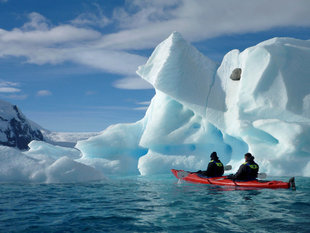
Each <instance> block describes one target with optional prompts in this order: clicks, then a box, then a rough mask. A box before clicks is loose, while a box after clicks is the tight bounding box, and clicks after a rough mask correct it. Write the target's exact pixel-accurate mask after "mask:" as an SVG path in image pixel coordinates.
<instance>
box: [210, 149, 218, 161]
mask: <svg viewBox="0 0 310 233" xmlns="http://www.w3.org/2000/svg"><path fill="white" fill-rule="evenodd" d="M210 158H211V159H214V160H218V159H219V157H217V153H216V152H215V151H213V152H212V153H211V155H210Z"/></svg>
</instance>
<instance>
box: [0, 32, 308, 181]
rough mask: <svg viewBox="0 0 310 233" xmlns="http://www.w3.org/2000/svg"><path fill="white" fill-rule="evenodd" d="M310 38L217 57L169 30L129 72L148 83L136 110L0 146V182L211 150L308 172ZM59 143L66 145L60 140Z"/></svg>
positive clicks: (184, 165) (200, 155)
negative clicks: (80, 129) (144, 101)
mask: <svg viewBox="0 0 310 233" xmlns="http://www.w3.org/2000/svg"><path fill="white" fill-rule="evenodd" d="M309 62H310V41H309V40H305V41H303V40H298V39H293V38H273V39H270V40H267V41H264V42H262V43H259V44H258V45H256V46H253V47H250V48H248V49H246V50H244V51H242V52H240V51H239V50H232V51H230V52H229V53H227V54H226V55H225V56H224V58H223V61H222V62H221V64H216V63H215V62H213V61H212V60H210V59H209V58H207V57H205V56H204V55H203V54H201V53H200V52H199V51H198V50H197V49H196V48H194V47H193V46H192V45H191V44H189V43H188V42H187V41H185V40H184V39H183V38H182V36H181V34H180V33H178V32H174V33H172V34H171V35H170V36H169V37H168V38H167V39H166V40H164V41H163V42H162V43H160V44H159V45H158V46H157V47H156V48H155V50H154V52H153V53H152V55H151V56H150V58H149V59H148V61H147V62H146V64H144V65H142V66H140V67H139V68H138V70H137V73H138V74H139V75H140V76H141V77H142V78H143V79H145V80H146V81H147V82H149V83H150V84H151V85H153V87H154V88H155V96H154V97H153V99H152V101H151V104H150V105H149V107H148V109H147V111H146V113H145V116H144V117H143V118H142V119H141V120H139V121H137V122H135V123H131V124H128V123H127V124H117V125H112V126H110V127H108V128H107V129H106V130H104V131H103V132H101V133H98V135H95V136H91V137H89V138H87V139H85V140H79V141H77V143H76V145H75V148H68V147H62V146H57V145H52V144H49V143H47V142H42V141H32V142H31V143H29V145H28V146H29V148H30V149H29V150H28V151H19V150H17V149H13V148H9V147H5V146H2V147H0V151H1V153H0V157H1V158H0V159H1V164H0V182H7V181H26V182H43V183H51V182H52V183H54V182H85V181H92V180H101V179H105V177H106V176H109V175H131V174H141V175H152V174H163V173H170V169H172V168H174V169H184V170H191V171H196V170H202V169H206V167H207V165H208V162H209V160H210V157H209V155H210V154H211V152H213V151H216V152H217V153H218V155H219V157H220V159H221V161H222V162H223V163H224V164H228V163H229V164H231V165H233V168H234V169H233V170H232V172H234V170H236V169H238V167H239V165H240V164H241V163H243V155H244V154H245V153H246V152H251V153H252V154H253V155H254V156H255V158H256V159H255V160H256V162H257V163H258V164H259V165H260V168H261V171H262V172H267V173H268V174H270V175H284V176H292V175H294V176H299V175H300V176H310V172H309V171H310V88H309V87H310V85H309V84H310V67H309V65H308V64H309ZM63 145H65V143H63Z"/></svg>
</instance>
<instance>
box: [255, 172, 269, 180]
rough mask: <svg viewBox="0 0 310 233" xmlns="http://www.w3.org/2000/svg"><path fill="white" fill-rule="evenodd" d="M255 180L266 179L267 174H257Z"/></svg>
mask: <svg viewBox="0 0 310 233" xmlns="http://www.w3.org/2000/svg"><path fill="white" fill-rule="evenodd" d="M257 178H258V179H266V178H267V174H266V173H258V174H257Z"/></svg>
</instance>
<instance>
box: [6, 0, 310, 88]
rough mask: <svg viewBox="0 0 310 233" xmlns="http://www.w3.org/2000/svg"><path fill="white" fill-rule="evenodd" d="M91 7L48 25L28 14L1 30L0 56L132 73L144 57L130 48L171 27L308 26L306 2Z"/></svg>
mask: <svg viewBox="0 0 310 233" xmlns="http://www.w3.org/2000/svg"><path fill="white" fill-rule="evenodd" d="M0 1H2V2H3V0H0ZM94 6H95V8H96V10H95V12H90V13H84V14H81V15H79V16H78V17H77V18H75V19H74V20H72V21H71V22H69V23H67V24H60V25H52V23H51V22H50V21H49V20H48V19H46V18H45V17H44V16H43V15H40V14H39V13H36V12H33V13H31V14H29V21H28V22H26V23H25V24H24V25H23V26H22V27H20V28H14V29H12V30H4V29H0V58H1V57H6V56H15V57H25V58H26V61H27V62H29V63H33V64H38V65H42V64H60V63H64V62H74V63H77V64H81V65H84V66H88V67H93V68H96V69H100V70H102V71H104V72H109V73H115V74H120V75H124V76H126V77H134V75H135V71H136V70H137V68H138V66H139V65H142V64H144V63H145V62H146V58H145V57H143V56H140V55H137V54H136V53H134V52H132V51H134V50H141V49H150V48H151V49H152V48H154V47H155V46H156V45H157V44H158V43H159V42H161V41H162V40H164V39H165V38H166V37H168V36H169V34H170V33H171V32H173V31H179V32H180V33H182V34H183V36H184V37H185V38H186V39H187V40H189V41H191V42H194V41H202V40H205V39H208V38H212V37H216V36H221V35H232V34H240V33H247V32H258V31H263V30H268V29H270V28H273V27H284V26H307V27H309V26H310V1H308V0H295V1H291V0H260V1H256V0H235V1H224V0H218V1H214V0H171V1H166V0H157V1H146V0H132V1H126V4H125V5H124V6H123V7H119V8H117V9H115V11H114V14H113V16H112V17H111V18H107V17H106V16H105V15H104V13H103V11H102V9H101V8H100V6H99V5H96V4H94ZM108 24H114V25H115V24H117V27H114V29H115V31H114V33H103V32H101V31H98V30H97V29H98V28H100V27H105V26H106V25H108ZM114 25H113V26H114ZM95 28H97V29H95ZM114 86H115V87H117V88H124V89H149V88H152V87H150V85H148V84H146V82H144V81H143V80H141V79H138V78H125V79H121V80H119V81H117V82H116V83H114ZM11 88H12V87H11ZM12 90H13V89H12Z"/></svg>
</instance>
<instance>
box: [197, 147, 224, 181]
mask: <svg viewBox="0 0 310 233" xmlns="http://www.w3.org/2000/svg"><path fill="white" fill-rule="evenodd" d="M210 158H211V161H210V162H209V165H208V168H207V170H206V171H198V173H199V174H201V175H203V176H208V177H219V176H222V175H223V174H224V165H223V164H222V162H221V161H220V160H219V158H218V157H217V153H216V152H212V153H211V155H210Z"/></svg>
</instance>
